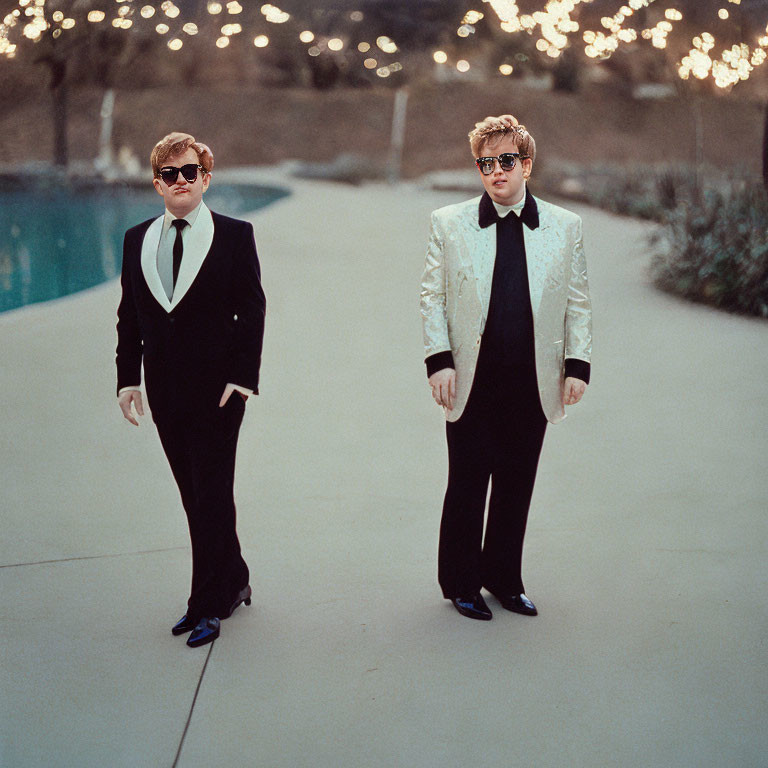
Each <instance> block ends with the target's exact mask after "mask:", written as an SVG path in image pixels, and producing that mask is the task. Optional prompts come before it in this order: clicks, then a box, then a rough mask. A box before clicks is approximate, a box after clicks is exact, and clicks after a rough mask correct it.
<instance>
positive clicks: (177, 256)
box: [166, 219, 189, 290]
mask: <svg viewBox="0 0 768 768" xmlns="http://www.w3.org/2000/svg"><path fill="white" fill-rule="evenodd" d="M188 223H189V222H188V221H187V220H186V219H174V220H173V222H172V224H173V226H174V227H176V239H175V240H174V241H173V290H175V289H176V278H177V277H178V276H179V267H180V266H181V258H182V256H183V255H184V241H183V240H182V239H181V230H182V229H184V227H186V226H187V224H188ZM166 253H167V251H166Z"/></svg>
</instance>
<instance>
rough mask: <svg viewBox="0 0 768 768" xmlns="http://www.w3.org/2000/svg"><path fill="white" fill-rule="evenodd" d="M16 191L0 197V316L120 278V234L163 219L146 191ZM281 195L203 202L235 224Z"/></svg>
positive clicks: (250, 191) (38, 187)
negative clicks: (237, 218) (152, 219)
mask: <svg viewBox="0 0 768 768" xmlns="http://www.w3.org/2000/svg"><path fill="white" fill-rule="evenodd" d="M16 186H17V188H16V189H12V190H8V189H7V188H6V189H5V190H3V191H0V312H4V311H7V310H9V309H15V308H16V307H21V306H24V305H25V304H34V303H35V302H39V301H48V300H49V299H55V298H58V297H60V296H66V295H68V294H70V293H75V292H76V291H82V290H83V289H84V288H90V287H91V286H94V285H97V284H98V283H101V282H104V281H105V280H109V279H110V278H112V277H115V276H116V275H118V274H120V268H121V264H122V249H123V235H124V234H125V230H126V229H128V228H129V227H132V226H133V225H134V224H139V223H140V222H142V221H144V220H145V219H148V218H150V217H153V216H159V215H160V214H161V213H162V212H163V201H162V198H160V196H159V195H157V193H156V192H154V190H153V189H152V188H151V187H150V188H149V189H147V190H146V191H145V190H144V189H137V188H135V187H129V186H127V185H124V184H108V183H104V184H101V185H93V186H89V187H88V188H86V189H83V188H81V187H80V186H78V187H77V188H75V187H68V186H66V185H65V186H62V185H61V184H58V183H56V184H55V185H54V186H44V185H42V184H41V183H40V182H37V183H36V184H35V185H27V186H23V187H20V186H18V185H16ZM287 194H288V192H287V191H285V190H282V189H279V188H277V187H260V186H254V185H239V184H238V185H220V186H211V188H210V190H209V191H208V192H206V194H205V202H206V205H207V206H208V207H209V208H211V209H212V210H214V211H217V212H218V213H223V214H226V215H228V216H240V215H242V214H245V213H249V212H252V211H255V210H257V209H259V208H263V207H264V206H266V205H269V204H270V203H272V202H274V201H275V200H279V199H280V198H281V197H284V196H285V195H287ZM257 245H258V240H257Z"/></svg>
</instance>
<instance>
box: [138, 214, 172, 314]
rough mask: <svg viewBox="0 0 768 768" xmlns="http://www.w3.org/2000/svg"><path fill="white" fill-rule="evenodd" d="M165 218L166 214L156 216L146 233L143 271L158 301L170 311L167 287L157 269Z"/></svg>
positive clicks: (142, 247) (142, 263) (142, 245)
mask: <svg viewBox="0 0 768 768" xmlns="http://www.w3.org/2000/svg"><path fill="white" fill-rule="evenodd" d="M164 218H165V216H159V217H158V218H156V219H155V220H154V221H153V222H152V223H151V224H150V225H149V227H148V229H147V231H146V232H145V233H144V241H143V242H142V244H141V271H142V272H143V273H144V280H145V281H146V283H147V288H149V290H150V293H151V294H152V295H153V296H154V297H155V299H156V300H157V303H158V304H159V305H160V306H161V307H162V308H163V309H164V310H165V311H166V312H170V311H171V302H170V301H169V300H168V297H167V296H166V295H165V289H164V288H163V283H162V281H161V280H160V273H159V272H158V271H157V249H158V247H159V246H160V235H161V234H162V232H163V219H164Z"/></svg>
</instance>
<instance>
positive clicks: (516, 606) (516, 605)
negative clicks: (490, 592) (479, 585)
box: [494, 592, 539, 616]
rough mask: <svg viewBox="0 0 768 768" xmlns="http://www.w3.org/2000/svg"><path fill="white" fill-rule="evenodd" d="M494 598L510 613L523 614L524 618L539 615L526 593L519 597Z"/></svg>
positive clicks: (501, 596)
mask: <svg viewBox="0 0 768 768" xmlns="http://www.w3.org/2000/svg"><path fill="white" fill-rule="evenodd" d="M494 597H495V598H496V599H497V600H498V601H499V602H500V603H501V607H502V608H506V609H507V610H508V611H513V612H514V613H522V614H523V616H537V615H538V613H539V612H538V611H537V610H536V606H535V605H534V604H533V603H532V602H531V601H530V600H529V599H528V598H527V597H526V596H525V593H524V592H521V593H520V594H519V595H494Z"/></svg>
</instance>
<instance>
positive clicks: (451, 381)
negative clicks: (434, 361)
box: [429, 368, 456, 411]
mask: <svg viewBox="0 0 768 768" xmlns="http://www.w3.org/2000/svg"><path fill="white" fill-rule="evenodd" d="M429 386H430V387H432V397H434V398H435V402H436V403H437V404H438V405H442V406H444V407H445V408H447V409H448V410H449V411H452V410H453V404H454V401H455V400H456V371H455V370H454V369H453V368H443V369H442V370H441V371H436V372H435V373H433V374H432V375H431V376H430V377H429Z"/></svg>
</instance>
